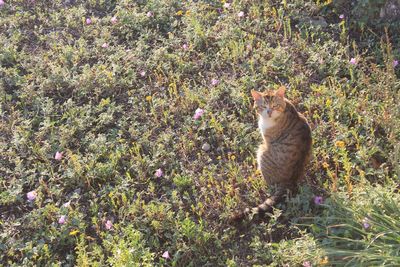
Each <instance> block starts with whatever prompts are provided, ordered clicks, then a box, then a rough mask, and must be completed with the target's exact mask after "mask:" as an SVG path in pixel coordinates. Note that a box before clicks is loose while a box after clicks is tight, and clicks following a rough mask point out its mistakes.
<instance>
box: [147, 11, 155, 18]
mask: <svg viewBox="0 0 400 267" xmlns="http://www.w3.org/2000/svg"><path fill="white" fill-rule="evenodd" d="M146 16H147V17H148V18H151V17H152V16H154V14H153V12H151V11H149V12H147V13H146Z"/></svg>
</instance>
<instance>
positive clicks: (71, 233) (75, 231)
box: [69, 230, 79, 235]
mask: <svg viewBox="0 0 400 267" xmlns="http://www.w3.org/2000/svg"><path fill="white" fill-rule="evenodd" d="M78 233H79V230H72V231H71V232H69V235H77V234H78Z"/></svg>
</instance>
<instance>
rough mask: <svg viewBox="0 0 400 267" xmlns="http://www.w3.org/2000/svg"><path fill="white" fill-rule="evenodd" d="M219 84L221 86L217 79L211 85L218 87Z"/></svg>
mask: <svg viewBox="0 0 400 267" xmlns="http://www.w3.org/2000/svg"><path fill="white" fill-rule="evenodd" d="M217 84H219V80H217V79H212V80H211V85H213V86H216V85H217Z"/></svg>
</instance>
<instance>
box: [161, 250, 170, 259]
mask: <svg viewBox="0 0 400 267" xmlns="http://www.w3.org/2000/svg"><path fill="white" fill-rule="evenodd" d="M161 257H163V258H164V259H169V258H170V256H169V252H168V250H167V251H165V252H164V253H163V254H162V256H161Z"/></svg>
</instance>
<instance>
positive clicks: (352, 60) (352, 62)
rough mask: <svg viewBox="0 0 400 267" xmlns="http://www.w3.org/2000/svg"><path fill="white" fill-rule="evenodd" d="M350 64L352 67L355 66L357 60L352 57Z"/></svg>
mask: <svg viewBox="0 0 400 267" xmlns="http://www.w3.org/2000/svg"><path fill="white" fill-rule="evenodd" d="M350 64H352V65H357V59H355V58H354V57H352V58H351V59H350Z"/></svg>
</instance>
